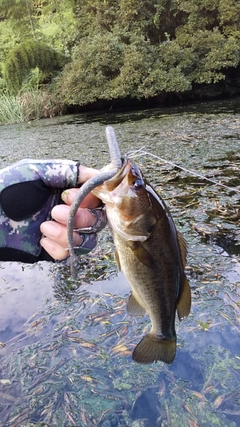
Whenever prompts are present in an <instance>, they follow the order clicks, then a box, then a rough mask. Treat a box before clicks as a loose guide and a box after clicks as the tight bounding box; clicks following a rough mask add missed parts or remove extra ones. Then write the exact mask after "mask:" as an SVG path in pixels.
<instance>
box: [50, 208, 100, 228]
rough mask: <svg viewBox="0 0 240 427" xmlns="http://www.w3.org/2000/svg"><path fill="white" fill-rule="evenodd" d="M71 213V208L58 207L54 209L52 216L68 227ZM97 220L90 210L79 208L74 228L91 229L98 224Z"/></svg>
mask: <svg viewBox="0 0 240 427" xmlns="http://www.w3.org/2000/svg"><path fill="white" fill-rule="evenodd" d="M69 212H70V206H67V205H57V206H54V208H53V209H52V212H51V215H52V218H53V219H55V221H57V222H59V223H60V224H63V225H65V226H66V225H67V223H68V218H69ZM96 219H97V218H96V215H95V214H93V213H92V212H91V211H90V210H88V209H83V208H79V209H78V210H77V213H76V216H75V218H74V228H85V227H91V226H92V225H94V224H95V223H96ZM48 222H49V221H48Z"/></svg>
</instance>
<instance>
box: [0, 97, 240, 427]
mask: <svg viewBox="0 0 240 427" xmlns="http://www.w3.org/2000/svg"><path fill="white" fill-rule="evenodd" d="M107 124H108V125H113V126H114V129H115V132H116V136H117V139H118V141H119V145H120V148H121V151H122V153H123V154H125V153H127V152H134V151H136V150H139V149H142V151H140V152H138V153H136V154H135V157H134V161H135V162H136V163H137V164H138V165H139V166H140V167H141V169H142V171H143V173H144V175H145V176H146V177H147V178H148V180H149V181H150V183H151V184H152V185H153V186H154V188H155V189H156V190H157V191H158V192H159V194H160V196H161V197H162V198H163V199H164V200H165V202H166V203H167V205H168V207H169V208H170V210H171V213H172V215H173V217H174V220H175V223H176V226H177V228H178V230H179V231H181V232H182V234H183V235H184V237H185V239H186V240H187V243H188V263H187V267H186V273H187V276H188V278H189V282H190V285H191V289H192V309H191V314H190V315H189V317H188V318H187V319H185V320H183V321H182V322H180V323H179V322H178V321H176V331H177V336H178V346H177V355H176V358H175V360H174V362H173V363H172V365H169V366H168V365H165V364H164V363H161V362H157V363H155V364H152V365H139V364H136V363H134V362H133V361H132V359H131V354H132V351H133V349H134V348H135V346H136V344H137V343H138V342H139V341H140V339H141V337H142V336H143V335H144V334H145V333H146V332H147V331H148V330H149V327H150V322H149V318H148V317H144V318H141V319H134V318H132V317H130V316H129V315H128V314H127V313H126V303H127V300H128V296H129V292H130V288H129V285H128V283H127V281H126V279H125V278H124V276H123V275H122V274H118V273H117V269H116V265H115V261H114V247H113V243H112V240H111V236H110V233H109V230H108V229H105V230H104V231H103V232H102V233H101V234H100V236H99V245H98V247H97V248H96V249H95V250H94V251H93V252H92V253H91V254H89V256H87V257H82V259H81V266H82V269H81V272H80V275H79V279H78V282H77V283H74V282H73V281H72V279H71V278H70V276H69V270H68V268H67V267H66V266H64V265H62V264H56V265H54V264H48V263H47V262H42V263H38V264H36V265H34V266H30V265H25V264H21V263H6V262H5V263H3V262H1V263H0V273H1V274H0V426H1V427H10V426H11V427H20V426H24V427H30V426H31V427H32V426H47V427H50V426H54V427H58V426H59V427H62V426H66V427H69V426H77V427H82V426H99V427H115V426H116V427H117V426H123V427H125V426H131V427H139V426H143V427H154V426H156V427H159V426H160V427H168V426H171V427H188V426H189V427H197V426H198V427H200V426H201V427H211V426H214V425H216V426H224V427H225V426H230V427H237V426H239V425H240V409H239V408H240V100H238V99H235V100H234V101H232V102H230V101H228V102H219V103H204V104H196V105H191V106H188V107H183V108H171V109H162V110H160V109H156V110H146V111H137V112H132V113H125V112H124V113H121V112H119V113H117V114H113V113H111V112H109V113H104V114H101V115H100V114H98V113H97V114H83V115H77V116H65V117H60V118H59V117H58V118H53V119H47V120H42V121H36V122H32V123H25V124H18V125H8V126H1V127H0V142H1V152H0V166H1V167H4V166H7V165H8V164H10V163H13V162H15V161H17V160H20V159H22V158H26V157H27V158H36V159H37V158H38V159H39V158H43V159H46V158H70V159H76V160H77V159H79V160H80V161H81V162H82V163H83V164H86V165H87V166H92V167H102V166H104V165H106V164H107V163H108V162H109V155H108V149H107V143H106V139H105V126H106V125H107ZM143 147H144V148H143ZM146 153H148V154H146ZM189 170H191V171H193V172H194V174H192V173H191V172H190V171H189ZM202 176H204V177H206V178H207V179H208V180H209V181H208V180H205V179H203V177H202ZM214 182H217V183H219V184H221V185H216V184H215V183H214Z"/></svg>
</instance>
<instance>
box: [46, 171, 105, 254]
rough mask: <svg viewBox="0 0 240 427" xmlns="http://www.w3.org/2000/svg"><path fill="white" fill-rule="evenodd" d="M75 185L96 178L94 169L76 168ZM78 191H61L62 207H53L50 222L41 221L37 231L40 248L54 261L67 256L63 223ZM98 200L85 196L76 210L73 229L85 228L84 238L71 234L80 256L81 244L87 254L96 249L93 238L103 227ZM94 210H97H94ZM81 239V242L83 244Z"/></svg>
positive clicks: (76, 232)
mask: <svg viewBox="0 0 240 427" xmlns="http://www.w3.org/2000/svg"><path fill="white" fill-rule="evenodd" d="M79 172H80V173H79V176H80V180H79V184H81V183H83V182H85V181H87V180H88V179H89V178H90V177H92V176H94V175H96V173H97V170H96V169H91V168H87V167H85V166H82V165H81V166H80V171H79ZM77 192H78V189H77V188H72V189H69V190H65V191H64V192H63V193H62V195H61V198H62V200H63V201H64V203H65V205H62V204H61V205H57V206H55V207H54V208H53V209H52V211H51V216H52V219H53V221H45V222H43V223H42V224H41V226H40V230H41V232H42V233H43V235H44V237H43V238H42V239H41V240H40V244H41V245H42V247H43V248H44V249H45V251H47V252H48V253H49V255H50V256H51V257H52V258H54V259H56V260H62V259H64V258H66V257H67V256H68V255H69V251H68V249H67V247H68V238H67V223H68V216H69V212H70V206H71V204H72V202H73V200H74V198H75V196H76V194H77ZM100 205H101V201H100V200H99V199H97V198H96V197H95V196H93V195H91V194H89V195H88V196H87V197H86V198H85V199H84V201H83V202H82V204H81V206H80V207H79V209H78V211H77V214H76V217H75V222H74V228H75V229H86V228H87V229H88V228H90V230H89V231H88V233H89V234H88V235H85V236H83V235H82V233H81V232H78V231H74V237H73V240H74V245H75V246H76V247H77V246H79V250H78V251H79V252H80V253H81V247H82V245H83V251H84V250H85V252H86V251H87V252H89V250H91V249H92V248H93V247H95V246H96V243H97V237H96V232H97V231H100V230H101V229H102V228H103V227H104V226H105V224H106V217H105V212H103V211H102V209H101V208H100V209H99V206H100ZM96 208H97V209H96ZM84 237H85V239H86V240H85V242H83V240H84Z"/></svg>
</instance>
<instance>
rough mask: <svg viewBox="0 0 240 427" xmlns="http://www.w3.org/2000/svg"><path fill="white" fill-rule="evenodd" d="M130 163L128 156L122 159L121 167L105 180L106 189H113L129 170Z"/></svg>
mask: <svg viewBox="0 0 240 427" xmlns="http://www.w3.org/2000/svg"><path fill="white" fill-rule="evenodd" d="M131 168H132V164H131V163H130V160H129V159H128V158H125V159H123V164H122V167H121V169H120V170H119V171H118V172H117V173H116V175H114V176H113V177H112V178H111V179H109V180H108V181H105V187H106V188H107V190H108V191H113V190H114V189H115V188H116V187H118V185H119V184H120V183H121V182H122V180H123V179H124V178H125V176H126V175H128V173H129V172H130V171H131Z"/></svg>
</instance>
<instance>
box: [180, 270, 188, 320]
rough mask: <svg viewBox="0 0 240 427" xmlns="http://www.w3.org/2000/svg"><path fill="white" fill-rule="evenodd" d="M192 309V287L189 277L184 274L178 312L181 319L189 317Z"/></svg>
mask: <svg viewBox="0 0 240 427" xmlns="http://www.w3.org/2000/svg"><path fill="white" fill-rule="evenodd" d="M190 309H191V289H190V286H189V283H188V279H187V278H186V276H185V275H184V280H183V284H182V287H181V293H180V296H179V300H178V303H177V314H178V318H179V320H180V321H181V320H183V319H184V317H187V316H188V315H189V313H190Z"/></svg>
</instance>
